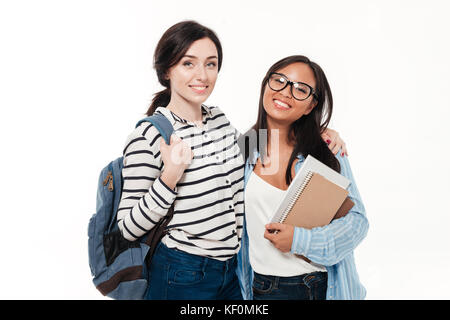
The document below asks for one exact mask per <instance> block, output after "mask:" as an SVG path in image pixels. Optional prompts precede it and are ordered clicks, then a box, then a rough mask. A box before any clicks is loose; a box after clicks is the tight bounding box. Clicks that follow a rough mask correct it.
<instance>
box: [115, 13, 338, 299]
mask: <svg viewBox="0 0 450 320" xmlns="http://www.w3.org/2000/svg"><path fill="white" fill-rule="evenodd" d="M221 65H222V47H221V44H220V41H219V39H218V38H217V36H216V34H215V33H214V32H213V31H212V30H210V29H209V28H207V27H205V26H202V25H200V24H198V23H197V22H194V21H184V22H180V23H177V24H175V25H174V26H172V27H170V28H169V29H168V30H167V31H166V32H165V33H164V34H163V36H162V38H161V39H160V41H159V43H158V45H157V47H156V50H155V54H154V67H155V69H156V73H157V76H158V80H159V82H160V84H161V85H162V86H164V87H165V89H164V90H163V91H161V92H159V93H157V94H156V95H155V97H154V99H153V101H152V104H151V106H150V108H149V109H148V111H147V115H148V116H150V115H153V114H162V115H164V116H165V117H166V118H167V119H168V120H169V121H170V122H171V124H172V126H173V128H174V134H173V135H172V137H171V140H170V144H169V145H167V144H166V143H165V142H164V140H163V139H161V135H160V134H159V132H158V130H157V129H156V128H155V127H154V126H153V125H152V124H149V123H142V124H141V125H140V126H138V127H137V128H136V129H135V130H134V131H133V132H132V133H131V134H130V136H129V137H128V139H127V141H126V144H125V149H124V163H123V164H124V166H123V170H122V175H123V193H122V196H121V201H120V204H119V210H118V214H117V218H118V225H119V229H120V230H121V232H122V234H123V236H124V237H125V238H126V239H127V240H130V241H133V240H136V239H138V238H140V237H142V236H144V235H145V234H146V233H148V232H149V231H150V230H151V229H152V228H153V227H154V226H155V225H156V224H157V223H158V221H159V220H161V219H162V217H164V216H165V215H166V214H167V212H168V211H169V209H170V208H171V207H172V208H173V218H172V220H171V221H170V223H169V224H168V227H167V234H166V235H165V236H164V237H163V238H162V240H161V243H160V244H159V245H158V246H157V248H156V251H155V253H154V256H153V258H152V261H151V264H150V266H149V287H148V290H147V294H146V297H147V299H226V300H229V299H242V294H241V289H240V286H239V281H238V278H237V275H236V268H237V253H238V252H239V250H240V244H241V238H242V231H243V221H244V161H243V158H242V155H241V152H240V149H239V145H238V136H239V133H238V132H237V130H236V129H235V128H234V127H233V126H232V125H231V124H230V122H229V121H228V120H227V118H226V116H225V114H224V113H223V112H222V110H221V109H220V108H218V107H212V106H206V105H204V104H203V102H204V101H206V99H207V98H208V97H209V95H210V94H211V92H212V90H213V89H214V86H215V82H216V79H217V76H218V72H219V70H220V68H221ZM329 134H330V135H331V136H333V139H331V140H333V142H332V143H331V144H333V147H334V144H335V141H337V142H338V143H337V146H338V147H340V146H342V144H343V142H342V141H341V140H340V139H339V138H336V134H335V133H334V132H331V131H330V132H329ZM324 137H325V136H324ZM325 139H328V138H325ZM331 144H330V145H331Z"/></svg>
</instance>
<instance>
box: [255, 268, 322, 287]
mask: <svg viewBox="0 0 450 320" xmlns="http://www.w3.org/2000/svg"><path fill="white" fill-rule="evenodd" d="M326 277H328V273H327V272H321V271H317V272H311V273H305V274H301V275H298V276H292V277H280V276H271V275H265V274H259V273H256V272H255V278H260V279H261V278H262V279H266V280H268V281H271V282H273V283H280V284H301V283H309V282H310V281H312V280H314V281H317V280H320V279H323V278H326Z"/></svg>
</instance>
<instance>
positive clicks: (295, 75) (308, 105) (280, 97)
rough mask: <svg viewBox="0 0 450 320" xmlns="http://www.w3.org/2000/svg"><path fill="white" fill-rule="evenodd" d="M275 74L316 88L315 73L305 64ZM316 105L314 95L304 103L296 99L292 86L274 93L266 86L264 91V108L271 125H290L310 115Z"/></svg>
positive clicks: (292, 66)
mask: <svg viewBox="0 0 450 320" xmlns="http://www.w3.org/2000/svg"><path fill="white" fill-rule="evenodd" d="M275 72H277V73H280V74H283V75H285V76H286V77H287V78H288V79H289V80H290V81H293V82H303V83H306V84H308V85H309V86H311V87H312V88H315V87H316V80H315V77H314V73H313V71H312V70H311V68H310V67H309V66H308V65H307V64H305V63H302V62H296V63H292V64H290V65H287V66H285V67H283V68H281V69H279V70H276V71H275ZM316 104H317V102H316V100H315V99H314V98H313V95H310V96H309V97H308V98H307V99H306V100H303V101H299V100H296V99H294V97H293V96H292V93H291V86H290V85H287V86H286V87H285V88H284V89H283V90H281V91H274V90H272V89H271V88H270V87H269V86H268V84H266V86H265V89H264V95H263V106H264V110H265V111H266V113H267V123H268V124H269V125H270V124H271V123H273V122H276V123H279V124H282V125H290V124H291V123H293V122H294V121H296V120H297V119H299V118H301V117H302V116H303V115H307V114H309V113H310V112H311V111H312V110H313V108H314V107H315V106H316Z"/></svg>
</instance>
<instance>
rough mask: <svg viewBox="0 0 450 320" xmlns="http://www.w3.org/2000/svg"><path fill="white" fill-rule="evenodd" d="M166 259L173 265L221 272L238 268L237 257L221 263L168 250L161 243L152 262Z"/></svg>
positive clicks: (172, 249) (175, 250) (176, 250)
mask: <svg viewBox="0 0 450 320" xmlns="http://www.w3.org/2000/svg"><path fill="white" fill-rule="evenodd" d="M161 259H164V260H166V261H168V262H171V263H180V264H186V265H189V266H198V267H203V268H213V269H219V270H228V269H230V268H236V265H235V264H236V259H237V255H236V254H235V255H233V257H231V258H230V259H228V260H225V261H221V260H217V259H213V258H209V257H203V256H198V255H195V254H191V253H187V252H184V251H181V250H178V249H175V248H168V247H167V246H166V245H165V244H164V243H162V242H160V243H159V244H158V247H157V248H156V251H155V254H154V256H153V258H152V262H153V261H154V262H155V263H158V260H161Z"/></svg>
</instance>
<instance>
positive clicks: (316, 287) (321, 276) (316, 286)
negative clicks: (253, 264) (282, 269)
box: [253, 272, 328, 300]
mask: <svg viewBox="0 0 450 320" xmlns="http://www.w3.org/2000/svg"><path fill="white" fill-rule="evenodd" d="M327 281H328V275H327V273H326V272H312V273H307V274H303V275H300V276H294V277H277V276H267V275H262V274H259V273H256V272H255V277H254V280H253V299H254V300H325V299H326V297H327Z"/></svg>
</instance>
